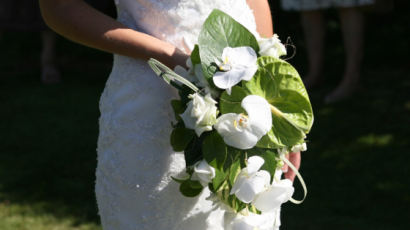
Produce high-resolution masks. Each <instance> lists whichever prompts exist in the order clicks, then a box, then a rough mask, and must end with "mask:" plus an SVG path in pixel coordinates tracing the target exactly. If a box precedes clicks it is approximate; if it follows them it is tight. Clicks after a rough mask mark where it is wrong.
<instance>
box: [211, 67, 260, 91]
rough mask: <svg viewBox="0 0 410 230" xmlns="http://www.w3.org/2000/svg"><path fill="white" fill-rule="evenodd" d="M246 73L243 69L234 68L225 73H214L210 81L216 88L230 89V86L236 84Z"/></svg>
mask: <svg viewBox="0 0 410 230" xmlns="http://www.w3.org/2000/svg"><path fill="white" fill-rule="evenodd" d="M246 73H247V72H246V70H245V69H236V68H234V69H232V70H230V71H227V72H216V73H215V74H214V77H213V78H212V80H213V81H214V84H215V86H216V87H218V88H220V89H230V88H232V86H235V85H236V84H238V83H239V82H240V81H241V80H242V78H243V77H244V75H245V74H246ZM245 77H246V76H245ZM251 77H252V76H251Z"/></svg>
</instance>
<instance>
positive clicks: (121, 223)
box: [96, 0, 256, 230]
mask: <svg viewBox="0 0 410 230" xmlns="http://www.w3.org/2000/svg"><path fill="white" fill-rule="evenodd" d="M115 2H116V5H117V10H118V21H120V22H122V23H123V24H125V25H126V26H128V27H130V28H132V29H135V30H138V31H140V32H144V33H147V34H150V35H152V36H155V37H157V38H159V39H161V40H164V41H168V42H170V43H171V44H173V45H175V46H176V47H178V48H179V49H181V50H185V51H187V52H188V51H189V50H191V49H192V47H193V45H194V44H195V43H196V39H197V37H198V35H199V32H200V29H201V26H202V24H203V22H204V21H205V19H206V17H207V16H208V15H209V14H210V12H211V11H212V10H213V9H215V8H217V9H220V10H222V11H224V12H226V13H228V14H229V15H231V16H232V17H233V18H235V19H236V20H237V21H239V22H240V23H242V24H243V25H244V26H246V27H247V28H248V29H249V30H250V31H251V32H253V33H255V34H256V24H255V19H254V17H253V13H252V11H251V9H250V8H249V6H248V5H247V3H246V0H115ZM173 98H177V93H176V91H175V90H174V89H173V88H172V87H170V86H169V85H167V84H166V83H165V82H164V81H163V80H161V79H160V78H158V77H157V76H156V75H155V74H154V73H153V71H152V70H151V69H150V68H149V66H148V64H147V63H146V62H144V61H141V60H136V59H132V58H128V57H125V56H120V55H114V65H113V69H112V72H111V74H110V77H109V79H108V81H107V83H106V87H105V89H104V92H103V94H102V96H101V100H100V111H101V117H100V121H99V124H100V134H99V139H98V149H97V151H98V166H97V171H96V177H97V179H96V196H97V203H98V209H99V214H100V216H101V222H102V225H103V228H104V230H194V229H195V230H224V229H227V228H225V227H224V222H226V221H224V220H226V218H229V214H227V213H226V212H225V211H224V209H223V208H221V207H219V206H218V205H215V204H214V203H213V202H212V201H210V200H208V199H207V198H208V197H209V195H210V192H209V190H208V189H205V190H204V191H203V192H202V194H201V195H200V196H199V197H196V198H186V197H183V196H182V195H181V194H180V192H179V185H178V184H177V183H176V182H174V181H172V179H171V176H177V175H178V174H179V173H181V172H183V171H184V168H185V161H184V156H183V154H182V153H175V152H173V151H172V148H171V147H170V143H169V136H170V133H171V122H172V121H173V119H174V115H173V110H172V108H171V106H170V100H171V99H173Z"/></svg>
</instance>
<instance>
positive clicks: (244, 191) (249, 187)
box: [235, 180, 256, 204]
mask: <svg viewBox="0 0 410 230" xmlns="http://www.w3.org/2000/svg"><path fill="white" fill-rule="evenodd" d="M235 195H236V197H237V198H238V199H239V200H240V201H242V202H244V203H246V204H249V203H251V202H252V201H253V199H254V198H255V195H256V192H255V190H254V187H253V184H252V183H250V182H249V180H245V181H244V182H243V184H242V186H241V187H240V189H239V190H238V191H237V192H236V193H235Z"/></svg>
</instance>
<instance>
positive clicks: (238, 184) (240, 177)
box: [230, 170, 246, 195]
mask: <svg viewBox="0 0 410 230" xmlns="http://www.w3.org/2000/svg"><path fill="white" fill-rule="evenodd" d="M245 174H246V172H245V171H244V170H242V171H241V172H240V173H239V175H238V176H237V177H236V180H235V183H234V185H233V187H232V189H231V193H230V194H231V195H233V194H235V193H236V192H238V191H239V189H240V188H241V187H242V185H243V183H244V182H245V180H246V177H245Z"/></svg>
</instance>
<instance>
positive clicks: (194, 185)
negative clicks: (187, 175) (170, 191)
mask: <svg viewBox="0 0 410 230" xmlns="http://www.w3.org/2000/svg"><path fill="white" fill-rule="evenodd" d="M202 189H203V187H202V185H201V183H199V182H198V181H192V180H186V181H184V182H183V183H182V184H181V186H179V191H181V193H182V195H184V196H186V197H196V196H198V195H199V194H200V193H201V192H202Z"/></svg>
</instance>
